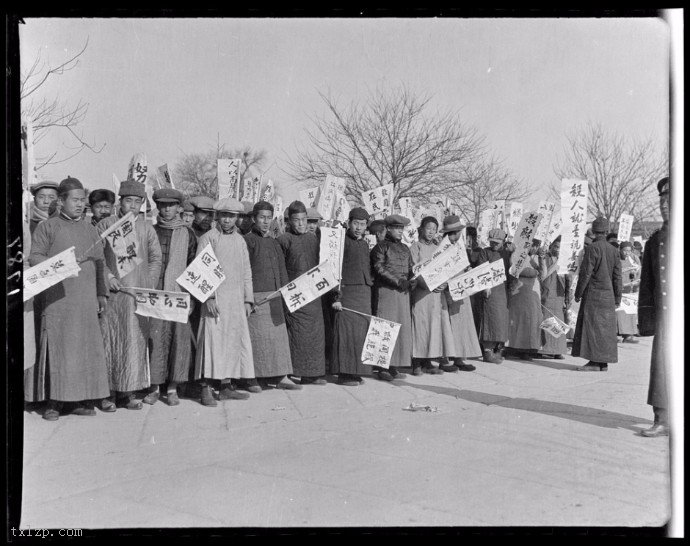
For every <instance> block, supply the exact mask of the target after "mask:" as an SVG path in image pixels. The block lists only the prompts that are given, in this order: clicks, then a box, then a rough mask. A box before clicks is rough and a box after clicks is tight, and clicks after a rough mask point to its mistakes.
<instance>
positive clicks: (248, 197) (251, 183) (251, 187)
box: [240, 176, 260, 204]
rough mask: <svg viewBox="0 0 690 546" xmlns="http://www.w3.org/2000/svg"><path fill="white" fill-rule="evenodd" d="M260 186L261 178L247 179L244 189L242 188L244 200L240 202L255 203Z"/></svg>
mask: <svg viewBox="0 0 690 546" xmlns="http://www.w3.org/2000/svg"><path fill="white" fill-rule="evenodd" d="M259 184H260V182H259V177H258V176H255V177H254V178H251V179H250V178H248V177H247V178H245V180H244V187H243V188H242V199H240V201H249V202H250V203H252V204H253V203H255V201H254V195H255V194H256V189H255V188H256V186H258V185H259Z"/></svg>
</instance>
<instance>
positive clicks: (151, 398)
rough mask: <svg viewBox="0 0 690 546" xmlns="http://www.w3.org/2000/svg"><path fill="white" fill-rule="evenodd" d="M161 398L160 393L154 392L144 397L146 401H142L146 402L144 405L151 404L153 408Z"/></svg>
mask: <svg viewBox="0 0 690 546" xmlns="http://www.w3.org/2000/svg"><path fill="white" fill-rule="evenodd" d="M160 397H161V393H160V391H152V392H150V393H148V394H147V395H146V396H144V399H143V400H142V402H144V404H151V405H152V406H153V404H155V403H156V402H158V399H159V398H160Z"/></svg>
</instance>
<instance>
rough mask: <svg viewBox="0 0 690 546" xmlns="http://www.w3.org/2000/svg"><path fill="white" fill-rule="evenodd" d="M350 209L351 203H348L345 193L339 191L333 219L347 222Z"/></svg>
mask: <svg viewBox="0 0 690 546" xmlns="http://www.w3.org/2000/svg"><path fill="white" fill-rule="evenodd" d="M350 210H351V207H350V203H348V201H347V198H346V197H345V194H344V193H340V192H338V194H337V196H336V200H335V212H334V213H333V219H334V220H336V221H338V222H347V221H348V220H349V218H350Z"/></svg>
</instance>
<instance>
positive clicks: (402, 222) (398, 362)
mask: <svg viewBox="0 0 690 546" xmlns="http://www.w3.org/2000/svg"><path fill="white" fill-rule="evenodd" d="M384 222H385V224H386V238H385V239H384V240H383V242H381V243H378V244H377V245H376V246H375V247H374V248H373V250H372V251H371V254H370V259H371V267H372V269H373V271H374V293H373V298H372V300H373V303H372V311H373V314H374V315H376V316H377V317H380V318H383V319H386V320H391V321H393V322H397V323H399V324H400V331H399V333H398V339H397V341H396V343H395V349H394V350H393V355H392V356H391V362H390V366H389V368H388V370H386V369H385V368H381V367H379V366H374V372H375V373H376V375H377V377H378V379H381V380H382V381H393V380H394V379H403V378H404V377H406V374H404V373H402V372H399V371H398V367H400V366H405V367H410V366H411V365H412V316H411V313H410V292H411V291H413V290H414V289H415V287H416V286H417V281H416V280H415V279H413V278H412V277H413V273H412V266H413V265H414V262H413V261H412V255H411V254H410V249H409V248H407V246H406V245H405V244H404V243H403V242H402V235H403V229H404V228H405V226H406V225H407V224H409V223H410V220H409V219H408V218H405V217H404V216H400V215H399V214H393V215H391V216H387V217H386V218H385V220H384Z"/></svg>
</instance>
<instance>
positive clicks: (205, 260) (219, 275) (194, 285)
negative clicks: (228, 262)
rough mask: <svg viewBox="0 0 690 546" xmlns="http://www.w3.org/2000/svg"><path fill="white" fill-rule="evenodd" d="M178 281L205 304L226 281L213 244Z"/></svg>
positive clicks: (204, 250)
mask: <svg viewBox="0 0 690 546" xmlns="http://www.w3.org/2000/svg"><path fill="white" fill-rule="evenodd" d="M176 280H177V283H178V284H179V285H180V286H182V287H184V288H186V289H187V290H188V291H189V293H190V294H191V295H192V296H194V297H195V298H196V299H198V300H199V301H200V302H201V303H204V302H205V301H206V300H207V299H208V298H209V297H210V296H211V295H212V294H213V293H214V292H215V291H216V289H217V288H218V287H219V286H220V283H222V282H223V281H224V280H225V273H224V272H223V268H222V267H221V266H220V262H219V261H218V258H216V254H215V252H213V247H211V243H208V244H207V245H206V246H205V247H204V249H203V250H202V251H201V252H200V253H199V255H198V256H197V257H196V258H194V260H192V263H190V264H189V265H188V266H187V269H185V270H184V271H183V272H182V275H180V276H179V277H177V279H176Z"/></svg>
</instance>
